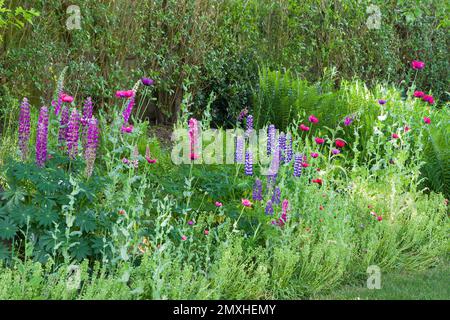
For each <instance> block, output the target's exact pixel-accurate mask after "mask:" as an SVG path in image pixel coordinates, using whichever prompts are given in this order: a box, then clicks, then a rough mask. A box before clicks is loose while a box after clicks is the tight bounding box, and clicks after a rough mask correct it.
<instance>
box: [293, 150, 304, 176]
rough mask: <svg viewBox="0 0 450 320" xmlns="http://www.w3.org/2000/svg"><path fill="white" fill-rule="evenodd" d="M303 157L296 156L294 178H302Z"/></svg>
mask: <svg viewBox="0 0 450 320" xmlns="http://www.w3.org/2000/svg"><path fill="white" fill-rule="evenodd" d="M302 164H303V156H302V155H301V154H296V155H295V159H294V177H300V176H301V175H302Z"/></svg>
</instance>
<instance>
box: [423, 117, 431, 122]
mask: <svg viewBox="0 0 450 320" xmlns="http://www.w3.org/2000/svg"><path fill="white" fill-rule="evenodd" d="M423 122H425V123H426V124H430V123H431V119H430V118H428V117H423Z"/></svg>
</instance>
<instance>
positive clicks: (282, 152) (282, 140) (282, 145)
mask: <svg viewBox="0 0 450 320" xmlns="http://www.w3.org/2000/svg"><path fill="white" fill-rule="evenodd" d="M278 147H279V152H280V153H279V154H280V160H281V161H285V159H286V153H285V152H286V136H285V134H284V133H283V132H282V133H280V136H279V137H278Z"/></svg>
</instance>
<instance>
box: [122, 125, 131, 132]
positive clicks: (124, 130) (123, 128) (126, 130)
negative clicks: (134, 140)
mask: <svg viewBox="0 0 450 320" xmlns="http://www.w3.org/2000/svg"><path fill="white" fill-rule="evenodd" d="M133 129H134V127H133V126H132V125H131V124H130V125H129V126H122V128H121V129H120V130H121V131H122V132H123V133H132V132H133Z"/></svg>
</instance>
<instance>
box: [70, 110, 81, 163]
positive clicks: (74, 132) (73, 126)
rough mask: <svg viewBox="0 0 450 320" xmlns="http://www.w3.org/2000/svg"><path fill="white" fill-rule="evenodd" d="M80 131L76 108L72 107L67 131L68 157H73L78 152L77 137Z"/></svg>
mask: <svg viewBox="0 0 450 320" xmlns="http://www.w3.org/2000/svg"><path fill="white" fill-rule="evenodd" d="M79 131H80V116H79V115H78V111H77V109H75V108H74V109H73V110H72V113H71V114H70V118H69V123H68V131H67V150H68V153H69V157H70V158H71V159H75V157H76V155H77V154H78V138H79Z"/></svg>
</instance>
